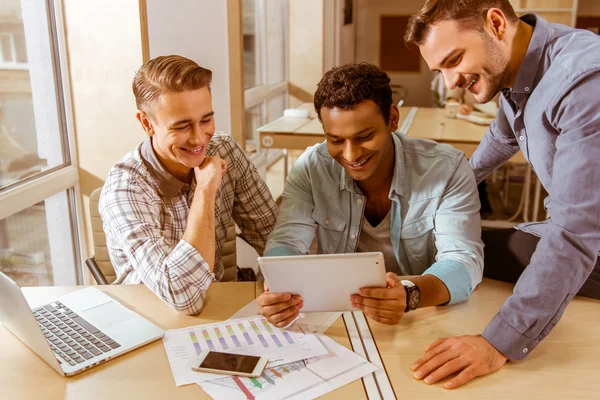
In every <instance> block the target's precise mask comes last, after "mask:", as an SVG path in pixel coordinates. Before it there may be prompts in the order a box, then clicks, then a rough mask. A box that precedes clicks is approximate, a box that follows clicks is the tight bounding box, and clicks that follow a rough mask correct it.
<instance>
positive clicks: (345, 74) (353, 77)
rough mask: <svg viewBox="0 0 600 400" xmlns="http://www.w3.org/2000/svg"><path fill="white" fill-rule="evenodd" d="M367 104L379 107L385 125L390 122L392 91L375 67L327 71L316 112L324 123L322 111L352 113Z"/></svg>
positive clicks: (319, 88)
mask: <svg viewBox="0 0 600 400" xmlns="http://www.w3.org/2000/svg"><path fill="white" fill-rule="evenodd" d="M365 100H372V101H373V102H374V103H375V104H377V105H378V106H379V109H380V110H381V115H382V116H383V119H384V120H385V123H386V124H387V123H389V122H390V107H391V106H392V102H393V100H392V88H391V87H390V78H389V76H388V75H387V74H386V73H385V72H383V71H382V70H380V69H379V68H377V67H376V66H375V65H373V64H368V63H365V62H362V63H352V64H346V65H342V66H340V67H335V68H332V69H331V70H329V71H327V72H326V73H325V75H323V78H321V81H320V82H319V83H318V84H317V91H316V92H315V100H314V104H315V110H316V111H317V115H318V116H319V119H321V108H322V107H325V108H339V109H341V110H350V109H352V108H354V106H356V105H358V104H360V103H362V102H363V101H365Z"/></svg>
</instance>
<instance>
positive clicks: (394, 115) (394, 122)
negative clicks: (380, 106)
mask: <svg viewBox="0 0 600 400" xmlns="http://www.w3.org/2000/svg"><path fill="white" fill-rule="evenodd" d="M399 121H400V110H399V109H398V106H397V105H396V104H392V105H391V106H390V131H391V132H396V131H397V130H398V123H399Z"/></svg>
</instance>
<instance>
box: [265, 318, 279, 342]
mask: <svg viewBox="0 0 600 400" xmlns="http://www.w3.org/2000/svg"><path fill="white" fill-rule="evenodd" d="M260 321H261V322H262V323H263V325H264V326H265V328H266V329H267V332H269V335H271V339H273V341H274V342H275V344H276V345H277V347H282V346H283V345H282V344H281V342H280V341H279V338H278V337H277V335H276V334H275V332H273V329H271V325H270V324H269V323H268V322H267V320H266V319H264V318H263V319H261V320H260Z"/></svg>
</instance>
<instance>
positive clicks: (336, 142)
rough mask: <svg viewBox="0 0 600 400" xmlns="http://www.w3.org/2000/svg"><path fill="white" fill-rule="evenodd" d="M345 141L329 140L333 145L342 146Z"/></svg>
mask: <svg viewBox="0 0 600 400" xmlns="http://www.w3.org/2000/svg"><path fill="white" fill-rule="evenodd" d="M343 142H344V141H343V140H339V139H337V140H334V139H329V143H331V144H342V143H343Z"/></svg>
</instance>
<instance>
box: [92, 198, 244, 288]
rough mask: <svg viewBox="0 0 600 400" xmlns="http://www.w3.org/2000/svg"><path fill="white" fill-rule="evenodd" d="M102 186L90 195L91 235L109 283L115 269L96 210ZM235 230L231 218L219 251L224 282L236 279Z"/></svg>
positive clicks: (111, 280)
mask: <svg viewBox="0 0 600 400" xmlns="http://www.w3.org/2000/svg"><path fill="white" fill-rule="evenodd" d="M101 192H102V188H98V189H96V190H94V191H93V192H92V194H91V195H90V215H91V217H92V235H93V238H94V258H95V260H96V264H98V267H100V270H101V271H102V273H103V274H104V276H105V277H106V280H107V281H108V282H109V283H112V282H113V281H114V280H115V279H117V275H116V273H115V269H114V268H113V266H112V264H111V262H110V257H109V255H108V248H107V247H106V235H105V234H104V229H103V228H102V218H101V217H100V212H99V210H98V202H99V200H100V193H101ZM236 236H237V235H236V231H235V223H234V222H233V219H232V221H231V225H230V226H229V229H227V237H226V239H225V244H224V246H223V251H222V252H221V259H222V260H223V268H224V269H225V274H224V275H223V279H221V280H222V281H224V282H231V281H237V258H236V257H237V256H236V243H235V242H236V240H235V239H236Z"/></svg>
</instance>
